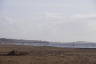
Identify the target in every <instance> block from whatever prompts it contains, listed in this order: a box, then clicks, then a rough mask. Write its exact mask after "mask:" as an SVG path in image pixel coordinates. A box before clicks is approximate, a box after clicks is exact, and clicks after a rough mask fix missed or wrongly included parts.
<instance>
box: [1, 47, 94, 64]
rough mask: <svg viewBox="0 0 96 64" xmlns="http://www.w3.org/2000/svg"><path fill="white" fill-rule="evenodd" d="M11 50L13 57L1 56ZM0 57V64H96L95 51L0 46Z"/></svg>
mask: <svg viewBox="0 0 96 64" xmlns="http://www.w3.org/2000/svg"><path fill="white" fill-rule="evenodd" d="M13 50H15V51H16V53H15V55H5V56H4V55H2V54H3V53H5V54H7V53H9V52H10V51H13ZM18 53H22V54H21V55H18ZM23 53H24V55H23ZM25 53H26V54H25ZM0 55H1V56H0V64H96V49H79V48H78V49H74V48H57V47H33V46H0Z"/></svg>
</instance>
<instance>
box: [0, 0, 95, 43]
mask: <svg viewBox="0 0 96 64" xmlns="http://www.w3.org/2000/svg"><path fill="white" fill-rule="evenodd" d="M95 4H96V1H95V0H0V37H1V38H2V37H6V38H17V39H32V40H47V41H60V42H63V41H64V42H70V41H93V42H94V41H96V5H95Z"/></svg>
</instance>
